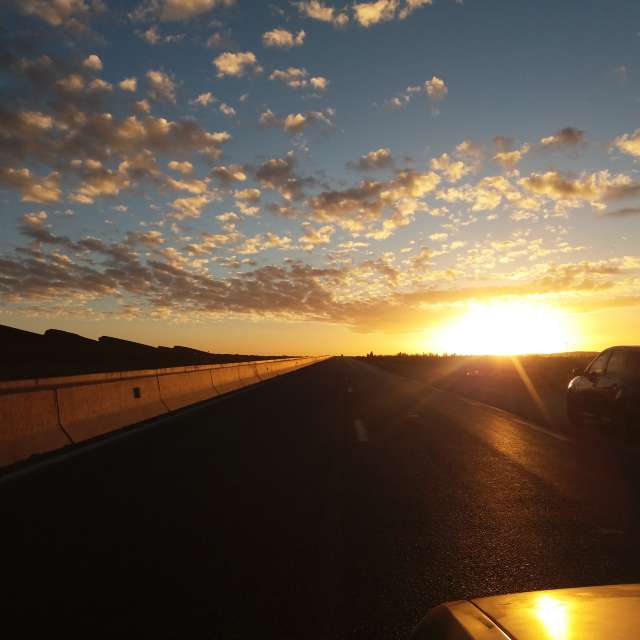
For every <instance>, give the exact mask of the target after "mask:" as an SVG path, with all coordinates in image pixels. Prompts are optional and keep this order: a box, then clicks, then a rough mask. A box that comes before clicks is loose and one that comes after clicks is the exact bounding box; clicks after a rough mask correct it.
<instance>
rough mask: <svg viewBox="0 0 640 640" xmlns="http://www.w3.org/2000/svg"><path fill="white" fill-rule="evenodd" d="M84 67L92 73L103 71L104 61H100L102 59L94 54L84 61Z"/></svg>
mask: <svg viewBox="0 0 640 640" xmlns="http://www.w3.org/2000/svg"><path fill="white" fill-rule="evenodd" d="M82 66H84V67H86V68H87V69H91V70H92V71H101V70H102V60H100V58H99V57H98V56H97V55H96V54H95V53H92V54H91V55H89V56H87V57H86V58H85V59H84V60H83V61H82Z"/></svg>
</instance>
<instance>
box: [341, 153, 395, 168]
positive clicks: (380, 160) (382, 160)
mask: <svg viewBox="0 0 640 640" xmlns="http://www.w3.org/2000/svg"><path fill="white" fill-rule="evenodd" d="M347 166H349V167H353V168H355V169H358V170H360V171H371V170H374V169H387V168H389V167H391V166H393V155H392V154H391V150H390V149H387V148H380V149H376V150H375V151H370V152H369V153H367V154H365V155H363V156H360V158H359V159H358V161H357V162H350V163H347Z"/></svg>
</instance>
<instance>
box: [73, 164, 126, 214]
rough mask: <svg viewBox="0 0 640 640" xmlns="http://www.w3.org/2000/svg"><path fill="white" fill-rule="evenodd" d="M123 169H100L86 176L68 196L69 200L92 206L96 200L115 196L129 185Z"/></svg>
mask: <svg viewBox="0 0 640 640" xmlns="http://www.w3.org/2000/svg"><path fill="white" fill-rule="evenodd" d="M125 167H127V165H125ZM125 167H123V169H122V170H118V171H111V170H110V169H100V170H98V171H96V172H94V173H92V174H90V175H88V176H87V177H85V178H84V180H83V181H82V183H81V184H80V185H79V186H78V187H77V188H76V190H75V191H74V192H73V193H72V194H71V195H70V196H69V200H71V201H72V202H77V203H79V204H93V203H94V202H95V201H96V199H97V198H100V197H103V196H109V197H114V196H117V195H118V194H119V193H120V191H121V190H122V189H126V188H127V187H129V186H130V184H131V182H130V180H129V177H128V175H127V169H126V168H125Z"/></svg>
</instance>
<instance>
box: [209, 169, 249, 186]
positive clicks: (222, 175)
mask: <svg viewBox="0 0 640 640" xmlns="http://www.w3.org/2000/svg"><path fill="white" fill-rule="evenodd" d="M211 175H213V176H214V177H215V178H217V179H218V180H219V181H220V183H221V184H223V185H225V186H226V185H230V184H232V183H234V182H244V181H245V180H246V179H247V174H246V172H245V170H244V168H243V167H241V166H240V165H239V164H230V165H227V166H225V165H218V166H217V167H214V168H213V169H212V171H211Z"/></svg>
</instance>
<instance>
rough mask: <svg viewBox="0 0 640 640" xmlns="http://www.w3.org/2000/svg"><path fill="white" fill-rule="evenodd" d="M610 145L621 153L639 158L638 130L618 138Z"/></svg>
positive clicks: (639, 132)
mask: <svg viewBox="0 0 640 640" xmlns="http://www.w3.org/2000/svg"><path fill="white" fill-rule="evenodd" d="M612 145H613V146H614V147H616V148H617V149H618V150H619V151H622V153H626V154H627V155H630V156H634V157H636V158H640V129H636V130H635V131H634V132H633V133H625V134H623V135H621V136H618V137H617V138H616V139H615V140H614V141H613V143H612Z"/></svg>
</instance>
